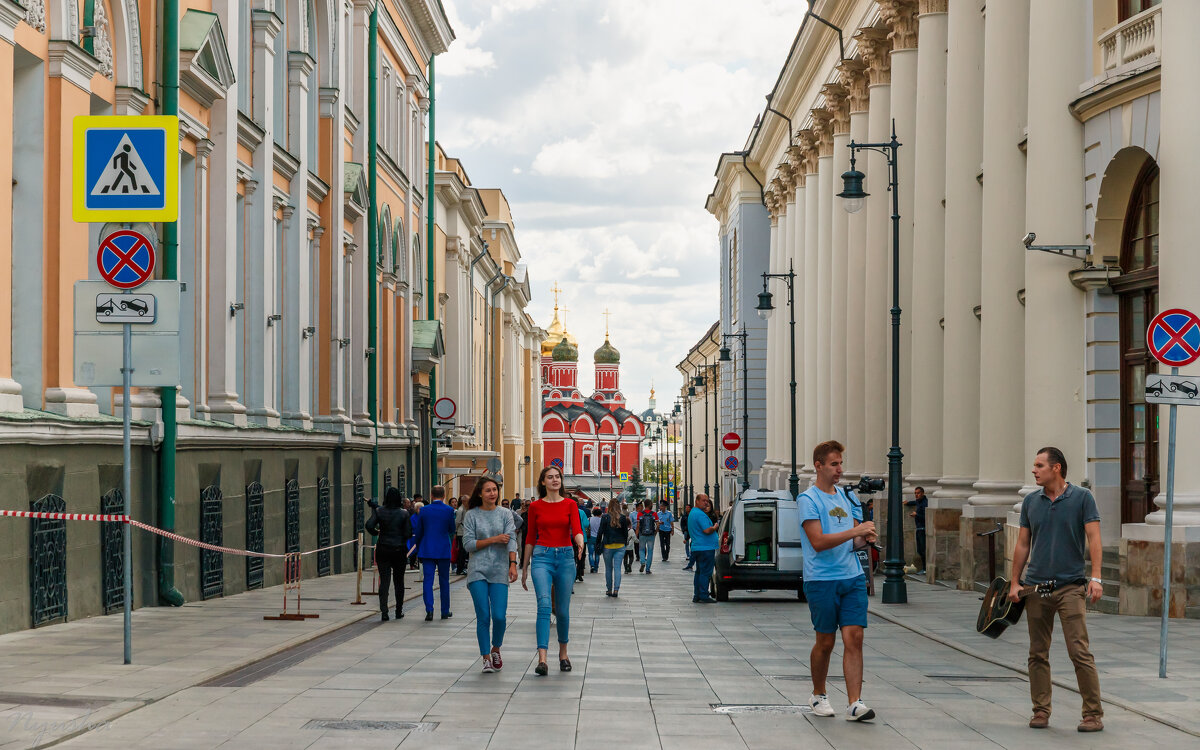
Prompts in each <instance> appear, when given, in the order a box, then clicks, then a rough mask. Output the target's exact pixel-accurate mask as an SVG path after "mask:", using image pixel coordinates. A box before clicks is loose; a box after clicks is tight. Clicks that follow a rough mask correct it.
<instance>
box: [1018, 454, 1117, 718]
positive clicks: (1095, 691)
mask: <svg viewBox="0 0 1200 750" xmlns="http://www.w3.org/2000/svg"><path fill="white" fill-rule="evenodd" d="M1033 479H1034V481H1035V482H1036V483H1037V485H1038V489H1037V490H1035V491H1034V492H1031V493H1030V494H1029V495H1027V496H1026V497H1025V501H1024V502H1023V503H1021V531H1020V534H1019V536H1018V537H1017V546H1016V549H1015V550H1013V569H1012V584H1011V586H1010V588H1009V593H1008V598H1009V599H1011V600H1012V601H1014V602H1015V601H1018V600H1020V599H1021V598H1024V599H1025V618H1026V621H1027V622H1028V623H1029V692H1030V695H1031V696H1032V698H1033V718H1031V719H1030V720H1029V726H1030V727H1033V728H1034V729H1044V728H1046V727H1048V726H1049V725H1050V690H1051V683H1050V659H1049V655H1050V637H1051V635H1052V634H1053V632H1054V615H1055V614H1056V613H1057V614H1058V619H1059V621H1060V622H1062V629H1063V637H1064V638H1065V639H1066V641H1067V654H1068V655H1069V656H1070V657H1071V663H1072V664H1074V665H1075V679H1076V681H1077V682H1078V684H1079V693H1080V695H1081V696H1082V697H1083V721H1081V722H1080V723H1079V726H1078V727H1077V729H1078V730H1079V731H1080V732H1099V731H1100V730H1102V729H1104V723H1103V722H1102V721H1101V717H1102V716H1103V715H1104V709H1103V707H1102V706H1101V704H1100V676H1099V675H1098V674H1097V672H1096V662H1095V660H1094V659H1093V658H1092V652H1091V651H1090V649H1089V646H1088V632H1087V620H1086V609H1087V600H1088V599H1090V600H1091V601H1092V602H1093V603H1094V602H1096V601H1098V600H1099V599H1100V596H1101V594H1103V593H1104V590H1103V587H1102V586H1101V582H1100V559H1101V545H1100V512H1099V511H1098V510H1097V509H1096V499H1095V498H1094V497H1092V493H1091V492H1088V491H1087V490H1085V489H1084V488H1082V487H1076V486H1075V485H1073V484H1068V483H1067V459H1066V457H1065V456H1063V453H1062V451H1060V450H1059V449H1058V448H1053V447H1048V448H1042V449H1041V450H1040V451H1038V453H1037V457H1036V458H1035V459H1034V462H1033ZM1085 552H1086V554H1087V557H1088V558H1090V559H1089V560H1085V557H1084V555H1085ZM1026 562H1028V566H1026ZM1089 568H1090V570H1089ZM1022 573H1024V576H1023V577H1022ZM1046 583H1050V584H1051V585H1052V586H1053V588H1054V591H1053V593H1051V594H1049V595H1048V596H1045V597H1043V596H1041V595H1039V594H1037V593H1035V592H1034V588H1035V587H1036V586H1037V585H1038V584H1046Z"/></svg>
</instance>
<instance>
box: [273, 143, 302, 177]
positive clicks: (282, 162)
mask: <svg viewBox="0 0 1200 750" xmlns="http://www.w3.org/2000/svg"><path fill="white" fill-rule="evenodd" d="M274 146H275V171H276V172H278V173H279V174H281V175H283V177H284V179H286V180H287V181H288V182H291V181H292V178H293V177H295V176H296V173H297V172H299V171H300V160H299V159H297V158H296V157H295V156H293V155H292V154H290V153H289V152H288V150H287V149H286V148H284V147H283V146H280V145H279V144H278V143H276V144H274Z"/></svg>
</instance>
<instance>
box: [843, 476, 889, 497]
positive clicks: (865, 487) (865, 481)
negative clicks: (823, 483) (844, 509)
mask: <svg viewBox="0 0 1200 750" xmlns="http://www.w3.org/2000/svg"><path fill="white" fill-rule="evenodd" d="M886 484H887V482H885V481H884V480H883V479H874V478H872V477H869V476H867V475H865V474H864V475H863V476H862V478H861V479H859V480H858V482H857V483H856V484H846V485H842V489H844V490H848V491H851V492H853V493H855V494H856V495H870V494H872V493H874V492H883V489H884V487H885V485H886Z"/></svg>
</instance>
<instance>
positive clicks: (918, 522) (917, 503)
mask: <svg viewBox="0 0 1200 750" xmlns="http://www.w3.org/2000/svg"><path fill="white" fill-rule="evenodd" d="M904 504H905V505H907V506H909V507H911V508H913V511H912V512H911V513H909V514H908V515H909V517H910V518H912V519H913V525H914V526H915V527H916V542H917V557H919V558H921V567H920V569H919V570H917V571H916V572H917V573H918V574H921V575H924V574H925V509H926V508H928V507H929V498H927V497H925V488H924V487H916V488H914V489H913V499H912V500H907V501H905V503H904Z"/></svg>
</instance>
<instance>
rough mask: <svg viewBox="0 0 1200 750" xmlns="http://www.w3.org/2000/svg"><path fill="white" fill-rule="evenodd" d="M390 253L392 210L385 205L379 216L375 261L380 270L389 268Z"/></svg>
mask: <svg viewBox="0 0 1200 750" xmlns="http://www.w3.org/2000/svg"><path fill="white" fill-rule="evenodd" d="M391 252H392V209H391V207H390V206H388V205H387V204H386V203H385V204H383V211H382V212H380V214H379V257H378V258H377V259H376V260H377V261H378V262H379V267H380V268H383V269H385V270H386V269H389V268H391Z"/></svg>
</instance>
